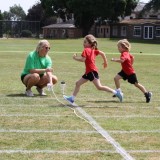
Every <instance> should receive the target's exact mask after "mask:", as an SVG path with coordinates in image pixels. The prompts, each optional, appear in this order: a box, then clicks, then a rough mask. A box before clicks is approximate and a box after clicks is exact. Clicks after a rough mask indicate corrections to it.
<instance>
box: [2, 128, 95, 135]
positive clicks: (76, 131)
mask: <svg viewBox="0 0 160 160" xmlns="http://www.w3.org/2000/svg"><path fill="white" fill-rule="evenodd" d="M0 133H84V134H92V133H97V131H87V130H86V131H85V130H16V129H8V130H7V129H1V130H0ZM97 134H98V133H97Z"/></svg>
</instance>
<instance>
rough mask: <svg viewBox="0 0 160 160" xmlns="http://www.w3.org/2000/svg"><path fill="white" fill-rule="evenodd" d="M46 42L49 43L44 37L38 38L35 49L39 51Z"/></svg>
mask: <svg viewBox="0 0 160 160" xmlns="http://www.w3.org/2000/svg"><path fill="white" fill-rule="evenodd" d="M46 44H47V45H49V42H48V41H47V40H46V39H43V40H40V41H39V42H38V45H37V47H36V51H37V52H39V51H40V50H42V49H43V47H44V46H45V45H46Z"/></svg>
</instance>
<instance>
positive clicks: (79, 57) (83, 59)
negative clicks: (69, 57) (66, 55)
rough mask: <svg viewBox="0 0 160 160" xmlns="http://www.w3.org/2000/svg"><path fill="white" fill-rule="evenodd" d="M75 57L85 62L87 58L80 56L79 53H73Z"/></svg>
mask: <svg viewBox="0 0 160 160" xmlns="http://www.w3.org/2000/svg"><path fill="white" fill-rule="evenodd" d="M73 59H74V60H76V61H79V62H85V60H86V58H85V57H82V56H78V55H77V53H76V54H74V55H73Z"/></svg>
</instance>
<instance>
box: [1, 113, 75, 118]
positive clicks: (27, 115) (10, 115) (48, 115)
mask: <svg viewBox="0 0 160 160" xmlns="http://www.w3.org/2000/svg"><path fill="white" fill-rule="evenodd" d="M73 116H74V115H67V114H66V115H58V114H46V115H44V114H1V115H0V117H73Z"/></svg>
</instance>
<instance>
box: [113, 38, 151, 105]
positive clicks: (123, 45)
mask: <svg viewBox="0 0 160 160" xmlns="http://www.w3.org/2000/svg"><path fill="white" fill-rule="evenodd" d="M117 46H118V50H119V52H120V53H121V56H120V58H118V59H117V58H112V60H111V61H114V62H119V63H121V66H122V70H121V71H120V72H119V73H118V74H117V75H116V76H115V78H114V81H115V85H116V88H117V90H118V91H121V89H120V79H123V80H128V82H129V83H131V84H134V85H135V86H136V87H137V88H139V89H140V90H141V91H142V92H143V93H144V95H145V97H146V102H147V103H149V102H150V100H151V96H152V93H151V92H148V91H147V90H146V89H145V87H144V86H143V85H141V84H140V83H138V80H137V76H136V73H135V70H134V68H133V62H134V57H133V56H132V55H131V54H130V53H129V51H130V49H131V44H130V43H129V42H128V40H127V39H122V40H120V41H118V44H117Z"/></svg>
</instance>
